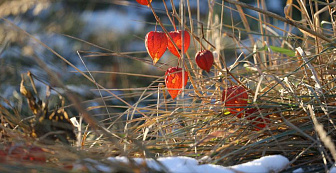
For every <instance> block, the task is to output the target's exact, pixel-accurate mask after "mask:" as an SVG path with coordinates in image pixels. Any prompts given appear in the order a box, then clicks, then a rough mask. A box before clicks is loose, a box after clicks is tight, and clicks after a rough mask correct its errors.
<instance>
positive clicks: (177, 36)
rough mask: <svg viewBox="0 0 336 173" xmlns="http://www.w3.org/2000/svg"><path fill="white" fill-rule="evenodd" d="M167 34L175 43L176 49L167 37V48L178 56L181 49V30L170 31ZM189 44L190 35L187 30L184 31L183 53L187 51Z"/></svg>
mask: <svg viewBox="0 0 336 173" xmlns="http://www.w3.org/2000/svg"><path fill="white" fill-rule="evenodd" d="M169 35H170V36H171V37H172V39H173V41H174V43H175V44H176V46H177V48H178V50H177V49H176V48H175V47H174V44H173V43H172V42H171V41H170V39H169V38H168V50H169V51H170V52H171V53H172V54H174V55H175V56H177V57H178V58H180V55H179V52H180V53H181V49H182V31H181V30H178V31H171V32H169ZM189 45H190V35H189V33H188V32H187V31H184V53H185V52H187V51H188V48H189Z"/></svg>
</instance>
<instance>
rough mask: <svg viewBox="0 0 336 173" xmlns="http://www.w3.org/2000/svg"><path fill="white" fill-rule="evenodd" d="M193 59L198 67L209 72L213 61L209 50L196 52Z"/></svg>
mask: <svg viewBox="0 0 336 173" xmlns="http://www.w3.org/2000/svg"><path fill="white" fill-rule="evenodd" d="M195 60H196V64H197V65H198V67H199V68H201V69H203V70H205V71H207V72H208V73H209V72H210V69H211V67H212V64H213V62H214V56H213V54H212V52H211V51H209V50H203V51H199V52H197V54H196V56H195Z"/></svg>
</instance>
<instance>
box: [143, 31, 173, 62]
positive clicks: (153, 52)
mask: <svg viewBox="0 0 336 173" xmlns="http://www.w3.org/2000/svg"><path fill="white" fill-rule="evenodd" d="M167 45H168V39H167V37H166V35H165V34H164V33H163V32H157V31H151V32H149V33H147V35H146V38H145V46H146V50H147V52H148V54H149V55H150V57H151V58H152V59H153V64H154V65H155V64H156V62H157V61H159V59H160V58H161V57H162V55H163V54H164V53H165V52H166V49H167Z"/></svg>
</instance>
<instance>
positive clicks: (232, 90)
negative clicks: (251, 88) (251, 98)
mask: <svg viewBox="0 0 336 173" xmlns="http://www.w3.org/2000/svg"><path fill="white" fill-rule="evenodd" d="M247 99H248V95H247V91H246V89H245V88H244V87H242V86H232V87H229V88H227V89H226V90H224V91H223V93H222V101H224V105H225V108H226V109H227V110H228V111H229V112H230V113H231V114H234V115H236V116H237V117H238V118H241V117H242V116H243V115H244V112H243V110H244V109H245V107H246V106H247V105H248V103H247Z"/></svg>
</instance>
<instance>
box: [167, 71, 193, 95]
mask: <svg viewBox="0 0 336 173" xmlns="http://www.w3.org/2000/svg"><path fill="white" fill-rule="evenodd" d="M165 76H166V77H165V83H166V87H167V88H168V92H169V94H170V96H171V97H172V99H175V98H176V96H177V95H178V94H179V93H180V92H181V91H182V90H181V89H182V87H185V86H186V85H187V82H188V73H187V72H186V71H185V72H184V82H182V81H183V79H182V78H183V76H182V68H178V67H171V68H169V69H168V70H167V71H166V74H165ZM183 84H184V86H182V85H183Z"/></svg>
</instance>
